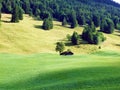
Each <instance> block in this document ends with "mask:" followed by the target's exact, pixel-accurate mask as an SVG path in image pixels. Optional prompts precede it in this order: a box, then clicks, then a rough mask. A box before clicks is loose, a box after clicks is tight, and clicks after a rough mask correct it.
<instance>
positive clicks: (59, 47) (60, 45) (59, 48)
mask: <svg viewBox="0 0 120 90" xmlns="http://www.w3.org/2000/svg"><path fill="white" fill-rule="evenodd" d="M64 49H65V44H64V43H63V42H57V44H56V48H55V50H56V52H59V53H60V54H61V53H62V52H63V51H64Z"/></svg>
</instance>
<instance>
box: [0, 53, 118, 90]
mask: <svg viewBox="0 0 120 90" xmlns="http://www.w3.org/2000/svg"><path fill="white" fill-rule="evenodd" d="M103 53H104V54H103ZM100 54H101V55H100ZM119 56H120V53H116V52H114V53H113V52H110V51H109V52H98V53H95V54H91V55H75V56H72V57H61V56H58V55H55V54H34V55H13V54H12V55H10V54H0V72H2V73H0V90H79V89H80V90H119V89H120V71H119V70H120V57H119Z"/></svg>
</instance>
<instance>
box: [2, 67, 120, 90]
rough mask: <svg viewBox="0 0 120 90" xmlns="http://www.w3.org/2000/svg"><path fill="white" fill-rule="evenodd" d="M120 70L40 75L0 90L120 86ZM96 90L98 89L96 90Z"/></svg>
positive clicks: (94, 68) (3, 86) (72, 71)
mask: <svg viewBox="0 0 120 90" xmlns="http://www.w3.org/2000/svg"><path fill="white" fill-rule="evenodd" d="M119 70H120V68H118V67H91V68H78V69H71V70H63V71H55V72H49V73H45V74H42V75H41V74H40V75H37V76H35V77H32V78H29V79H28V80H24V81H21V82H16V83H14V84H13V83H12V84H9V85H7V84H6V85H0V89H1V90H74V89H77V90H78V89H85V90H87V89H90V88H98V87H99V88H100V89H99V90H101V88H102V87H106V88H109V87H111V85H112V86H115V87H116V88H119V89H120V87H119V85H120V72H119ZM96 90H98V89H96Z"/></svg>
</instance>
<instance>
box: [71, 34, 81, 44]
mask: <svg viewBox="0 0 120 90" xmlns="http://www.w3.org/2000/svg"><path fill="white" fill-rule="evenodd" d="M79 40H80V36H79V34H78V33H77V32H73V35H72V37H71V42H72V44H73V45H78V44H79Z"/></svg>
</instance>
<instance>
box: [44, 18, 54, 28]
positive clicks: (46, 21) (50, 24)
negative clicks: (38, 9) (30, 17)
mask: <svg viewBox="0 0 120 90" xmlns="http://www.w3.org/2000/svg"><path fill="white" fill-rule="evenodd" d="M42 27H43V29H44V30H50V29H53V21H52V18H50V17H49V18H46V19H44V21H43V26H42Z"/></svg>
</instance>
